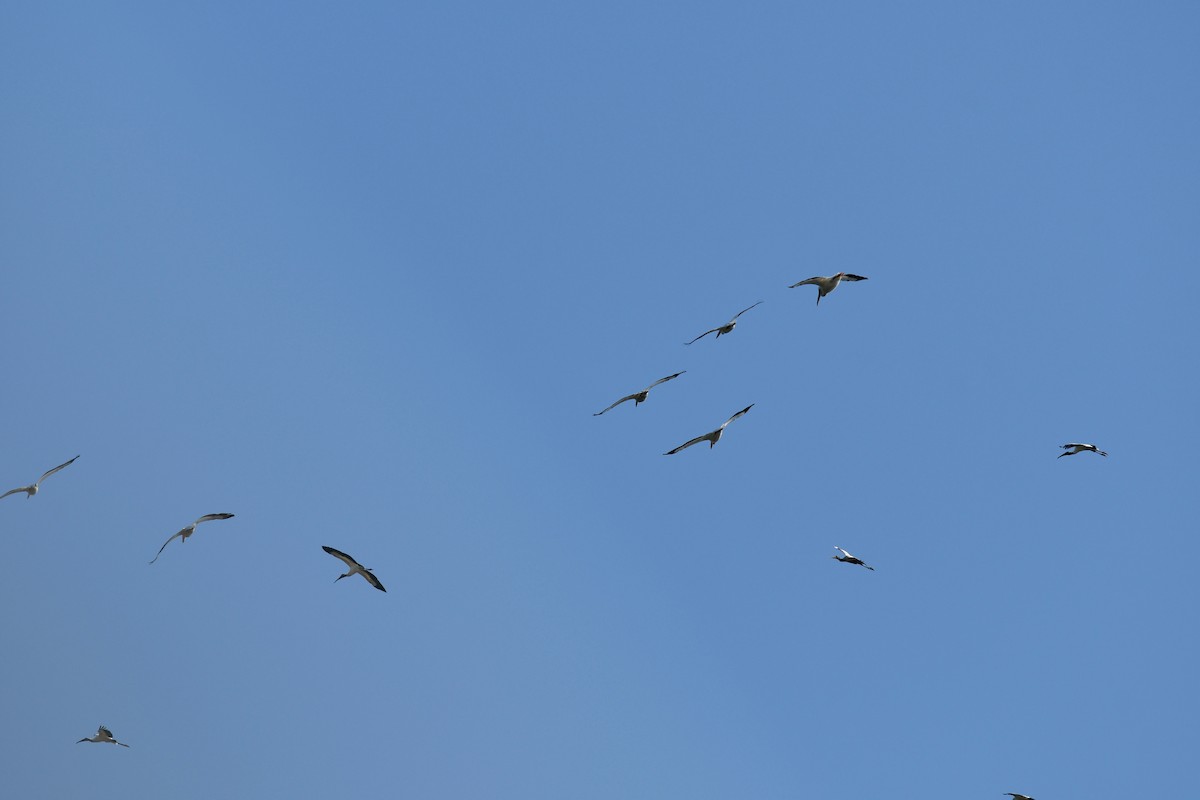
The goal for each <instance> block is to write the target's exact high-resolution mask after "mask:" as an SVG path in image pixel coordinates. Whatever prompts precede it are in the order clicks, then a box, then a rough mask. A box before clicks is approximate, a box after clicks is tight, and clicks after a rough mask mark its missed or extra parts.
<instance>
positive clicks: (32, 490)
mask: <svg viewBox="0 0 1200 800" xmlns="http://www.w3.org/2000/svg"><path fill="white" fill-rule="evenodd" d="M75 458H79V456H75ZM75 458H72V459H71V460H70V461H67V462H64V463H62V464H59V465H58V466H57V467H55V468H54V469H52V470H50V471H49V472H47V473H46V474H44V475H42V477H40V478H38V479H37V483H35V484H33V485H32V486H18V487H17V488H16V489H9V490H8V491H7V492H5V493H4V494H0V500H3V499H4V498H6V497H8V496H9V495H10V494H16V493H17V492H25V499H26V500H28V499H29V498H31V497H33V496H34V495H35V494H37V493H38V487H39V486H41V484H42V481H44V480H46V478H49V477H50V476H51V475H53V474H54V473H56V472H58V471H59V470H60V469H66V468H67V467H69V466H71V464H73V463H75Z"/></svg>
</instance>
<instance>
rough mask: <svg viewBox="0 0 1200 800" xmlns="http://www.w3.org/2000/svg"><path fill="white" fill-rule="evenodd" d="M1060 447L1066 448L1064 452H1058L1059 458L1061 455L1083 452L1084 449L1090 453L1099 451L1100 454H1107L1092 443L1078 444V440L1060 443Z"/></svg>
mask: <svg viewBox="0 0 1200 800" xmlns="http://www.w3.org/2000/svg"><path fill="white" fill-rule="evenodd" d="M1062 449H1063V450H1066V452H1065V453H1059V454H1058V457H1059V458H1062V457H1063V456H1074V455H1079V454H1080V453H1082V452H1084V451H1085V450H1087V451H1090V452H1092V453H1099V454H1100V455H1102V456H1108V453H1106V452H1104V451H1103V450H1101V449H1100V448H1098V447H1096V445H1094V444H1079V443H1078V442H1072V443H1071V444H1064V445H1062Z"/></svg>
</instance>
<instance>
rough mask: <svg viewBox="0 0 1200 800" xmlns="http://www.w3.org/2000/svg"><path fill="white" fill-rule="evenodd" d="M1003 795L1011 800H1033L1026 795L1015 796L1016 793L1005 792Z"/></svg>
mask: <svg viewBox="0 0 1200 800" xmlns="http://www.w3.org/2000/svg"><path fill="white" fill-rule="evenodd" d="M1005 794H1006V795H1008V796H1009V797H1011V798H1012V799H1013V800H1033V798H1032V797H1030V796H1029V795H1027V794H1017V793H1016V792H1005Z"/></svg>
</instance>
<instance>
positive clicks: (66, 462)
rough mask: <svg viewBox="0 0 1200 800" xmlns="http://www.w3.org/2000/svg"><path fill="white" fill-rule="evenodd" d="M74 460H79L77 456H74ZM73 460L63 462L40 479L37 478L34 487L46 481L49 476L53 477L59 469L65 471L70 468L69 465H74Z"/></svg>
mask: <svg viewBox="0 0 1200 800" xmlns="http://www.w3.org/2000/svg"><path fill="white" fill-rule="evenodd" d="M75 458H79V456H75ZM75 458H72V459H71V460H70V461H64V462H63V463H61V464H59V465H58V466H57V467H55V468H54V469H52V470H49V471H48V472H46V473H45V474H44V475H42V477H40V478H38V479H37V483H35V484H34V486H37V485H38V484H40V483H41V482H42V481H44V480H46V478H49V477H50V476H51V475H53V474H54V473H56V472H58V471H59V470H60V469H66V468H67V467H69V466H71V464H72V463H74V461H75Z"/></svg>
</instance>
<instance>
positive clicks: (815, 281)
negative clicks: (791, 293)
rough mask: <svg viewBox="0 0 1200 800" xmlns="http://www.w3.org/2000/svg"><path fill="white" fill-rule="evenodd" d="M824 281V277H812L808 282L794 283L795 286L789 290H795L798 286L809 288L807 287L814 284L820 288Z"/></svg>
mask: <svg viewBox="0 0 1200 800" xmlns="http://www.w3.org/2000/svg"><path fill="white" fill-rule="evenodd" d="M824 280H825V278H824V277H822V276H821V275H816V276H814V277H812V278H809V279H808V280H806V281H800V282H799V283H793V284H792V285H791V286H789V287H788V288H789V289H795V288H796V287H797V286H807V285H809V284H810V283H812V284H816V285H818V286H819V285H820V284H821V282H822V281H824Z"/></svg>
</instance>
